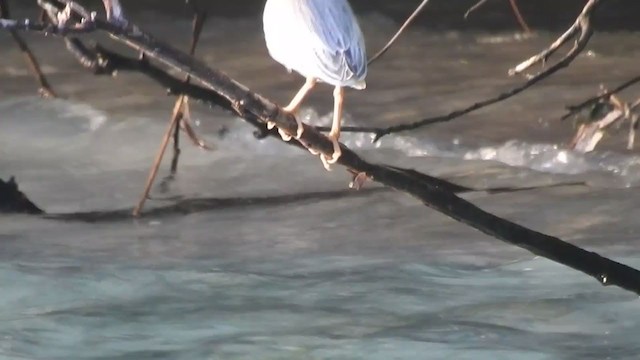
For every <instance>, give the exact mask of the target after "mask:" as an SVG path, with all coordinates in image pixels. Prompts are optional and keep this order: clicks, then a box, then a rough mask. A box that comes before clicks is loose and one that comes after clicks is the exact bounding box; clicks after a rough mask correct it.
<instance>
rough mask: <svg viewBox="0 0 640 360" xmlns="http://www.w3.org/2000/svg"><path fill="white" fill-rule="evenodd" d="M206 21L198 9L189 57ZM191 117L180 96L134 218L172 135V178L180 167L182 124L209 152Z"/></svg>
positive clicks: (186, 78)
mask: <svg viewBox="0 0 640 360" xmlns="http://www.w3.org/2000/svg"><path fill="white" fill-rule="evenodd" d="M205 20H206V13H204V12H201V11H198V10H197V9H196V13H195V15H194V19H193V29H192V35H191V45H190V47H189V55H194V54H195V51H196V46H197V45H198V41H199V40H200V35H201V34H202V27H203V25H204V21H205ZM190 80H191V77H190V76H189V75H186V76H185V79H184V83H185V84H188V83H189V81H190ZM188 119H190V115H189V103H188V97H187V96H186V95H180V96H178V99H177V100H176V102H175V105H174V109H173V112H172V114H171V120H170V121H169V126H168V127H167V130H166V132H165V134H164V136H163V138H162V142H161V144H160V148H159V149H158V153H157V154H156V157H155V160H154V162H153V165H152V166H151V170H149V176H148V177H147V181H146V182H145V186H144V190H143V192H142V195H141V196H140V199H139V200H138V204H137V205H136V206H135V207H134V208H133V216H136V217H137V216H140V212H141V211H142V208H143V207H144V203H145V202H146V200H147V199H148V197H149V192H151V187H152V186H153V183H154V181H155V178H156V176H157V175H158V169H159V168H160V163H161V162H162V158H163V157H164V153H165V151H166V150H167V145H168V143H169V139H170V138H171V134H172V133H173V142H174V153H173V159H172V161H171V175H170V177H171V176H173V175H175V171H176V168H177V166H178V157H179V155H180V148H179V133H180V124H181V123H183V124H184V127H185V129H186V131H187V133H188V134H189V137H190V138H191V139H192V140H193V141H194V143H196V144H200V146H201V148H203V149H207V150H209V149H210V148H209V147H208V146H206V144H204V143H201V142H199V140H198V139H197V137H196V135H195V132H194V131H193V129H192V128H191V126H190V124H189V122H188V121H189V120H188Z"/></svg>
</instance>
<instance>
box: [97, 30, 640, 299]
mask: <svg viewBox="0 0 640 360" xmlns="http://www.w3.org/2000/svg"><path fill="white" fill-rule="evenodd" d="M118 24H120V25H121V24H122V23H121V22H119V23H118ZM96 25H97V27H98V28H99V29H101V30H104V31H106V32H108V33H109V34H110V35H111V36H112V37H114V38H115V39H117V40H118V41H120V42H122V43H124V44H126V45H128V46H130V47H131V48H133V49H136V50H138V51H141V52H144V53H146V54H147V56H149V58H152V59H155V60H157V61H159V62H161V63H163V64H165V65H168V66H170V67H172V68H174V69H176V70H179V71H181V72H183V73H185V74H189V75H190V76H191V77H192V78H193V79H194V80H197V81H199V82H201V83H202V84H204V86H205V87H206V88H208V89H211V90H213V91H214V92H216V93H217V94H218V96H217V97H216V100H215V102H216V103H218V102H220V105H221V106H223V107H225V108H226V109H229V110H234V111H235V112H236V113H237V114H238V115H240V117H242V118H243V119H245V120H247V121H250V122H252V123H255V122H259V123H260V125H261V126H265V125H266V123H267V122H268V121H272V122H274V123H275V124H276V125H277V127H278V128H280V129H282V130H284V131H286V132H287V133H289V134H295V133H296V131H297V123H296V121H295V119H294V118H293V117H292V116H291V115H287V114H285V113H284V112H283V111H282V110H281V109H280V108H279V107H278V106H277V105H276V104H274V103H273V102H271V101H269V100H268V99H266V98H265V97H263V96H261V95H259V94H256V93H254V92H252V91H250V90H249V89H248V88H247V87H245V86H244V85H242V84H240V83H238V82H237V81H235V80H233V79H231V78H230V77H229V76H227V75H226V74H224V73H223V72H221V71H218V70H214V69H211V68H209V67H207V65H205V64H204V63H203V62H201V61H199V60H197V59H195V58H193V57H191V56H188V55H187V54H185V53H183V52H180V51H179V50H177V49H175V48H174V47H172V46H170V45H168V44H165V43H163V42H161V41H159V40H157V39H155V38H153V37H152V36H151V35H149V34H146V33H144V32H142V31H140V30H139V29H138V28H135V27H133V26H127V27H122V26H120V25H114V24H111V23H106V22H102V21H96ZM300 141H301V142H302V143H303V144H304V145H305V147H307V148H311V149H314V150H316V151H318V152H322V153H325V154H327V155H332V153H333V146H332V142H331V140H329V138H327V137H326V136H325V135H323V134H322V133H320V132H318V131H317V130H316V129H315V128H314V127H311V126H308V125H306V124H305V125H304V133H303V134H302V137H301V139H300ZM290 144H291V145H295V142H294V141H292V142H290ZM341 148H342V156H341V157H340V158H339V159H338V163H339V164H341V165H343V166H345V167H347V168H348V169H349V170H350V171H352V172H354V173H357V174H362V173H364V174H366V175H367V176H369V177H370V178H371V179H373V180H375V181H377V182H379V183H381V184H383V185H386V186H388V187H391V188H394V189H396V190H399V191H402V192H405V193H407V194H410V195H412V196H414V197H416V198H417V199H419V200H420V201H422V202H423V203H424V204H425V205H427V206H429V207H431V208H433V209H435V210H437V211H439V212H441V213H443V214H445V215H447V216H449V217H451V218H453V219H455V220H457V221H460V222H462V223H464V224H467V225H469V226H471V227H473V228H475V229H477V230H479V231H481V232H483V233H485V234H487V235H490V236H493V237H495V238H497V239H500V240H503V241H505V242H507V243H510V244H513V245H516V246H518V247H521V248H523V249H526V250H528V251H530V252H532V253H534V254H537V255H540V256H543V257H546V258H548V259H551V260H553V261H556V262H558V263H561V264H564V265H566V266H569V267H571V268H573V269H576V270H579V271H582V272H584V273H585V274H588V275H590V276H592V277H594V278H595V279H597V280H598V281H599V282H600V283H602V284H603V285H616V286H619V287H622V288H624V289H627V290H629V291H633V292H635V293H637V294H640V271H638V270H636V269H633V268H631V267H629V266H627V265H624V264H620V263H618V262H615V261H612V260H610V259H607V258H604V257H602V256H600V255H598V254H596V253H593V252H589V251H586V250H583V249H581V248H579V247H577V246H575V245H572V244H569V243H567V242H564V241H562V240H560V239H559V238H556V237H553V236H549V235H545V234H542V233H539V232H537V231H534V230H531V229H528V228H526V227H523V226H521V225H518V224H516V223H513V222H511V221H508V220H506V219H503V218H500V217H498V216H496V215H493V214H490V213H488V212H486V211H484V210H482V209H480V208H479V207H477V206H475V205H473V204H472V203H470V202H468V201H466V200H464V199H462V198H460V197H458V196H457V195H456V194H455V193H454V192H453V191H450V189H448V188H446V187H443V186H442V185H441V183H442V182H441V181H440V180H438V181H435V180H434V178H432V177H430V176H428V175H425V174H422V173H419V172H417V171H414V170H408V169H399V168H394V167H390V166H386V165H380V164H373V163H369V162H367V161H365V160H364V159H362V158H360V157H359V156H358V155H357V154H356V153H354V152H353V151H351V150H350V149H349V148H347V147H345V146H344V145H341ZM307 153H308V152H307Z"/></svg>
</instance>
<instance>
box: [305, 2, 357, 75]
mask: <svg viewBox="0 0 640 360" xmlns="http://www.w3.org/2000/svg"><path fill="white" fill-rule="evenodd" d="M305 3H307V5H308V6H307V7H306V9H304V10H305V11H304V14H303V17H304V18H305V20H306V21H305V23H306V24H307V26H308V27H309V31H310V34H311V36H310V40H312V41H313V42H314V44H313V45H314V48H315V52H316V56H317V58H318V65H319V69H318V70H320V71H321V72H322V73H323V74H324V75H325V76H328V77H329V78H332V79H337V80H340V81H347V80H350V79H352V78H354V77H355V79H358V80H362V79H364V77H365V75H366V73H367V55H366V51H365V44H364V39H363V36H362V32H361V30H360V26H359V25H358V22H357V20H356V18H355V16H354V15H353V11H352V10H351V7H350V6H349V4H348V3H347V1H346V0H306V1H305Z"/></svg>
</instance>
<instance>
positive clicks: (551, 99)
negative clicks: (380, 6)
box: [0, 13, 640, 360]
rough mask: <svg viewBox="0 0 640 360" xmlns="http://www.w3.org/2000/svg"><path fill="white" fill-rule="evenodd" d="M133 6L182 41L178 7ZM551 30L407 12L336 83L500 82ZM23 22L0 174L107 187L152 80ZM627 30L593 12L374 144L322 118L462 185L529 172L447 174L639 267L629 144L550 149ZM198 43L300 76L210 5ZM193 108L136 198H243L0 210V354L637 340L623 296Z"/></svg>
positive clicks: (306, 350) (244, 65) (142, 138)
mask: <svg viewBox="0 0 640 360" xmlns="http://www.w3.org/2000/svg"><path fill="white" fill-rule="evenodd" d="M135 20H136V21H138V22H139V23H141V24H143V26H144V27H145V28H146V29H148V30H149V31H151V32H153V33H155V34H157V35H158V36H159V37H161V38H163V39H166V40H170V41H172V42H173V43H175V44H178V45H179V46H181V47H186V46H187V42H188V41H187V39H188V36H187V34H188V31H189V22H188V21H186V20H184V19H182V20H168V19H164V18H162V17H158V16H157V15H155V14H153V15H152V14H144V13H139V14H136V19H135ZM361 20H362V27H363V30H364V31H365V34H366V36H367V44H368V47H369V49H377V48H378V47H379V46H381V45H382V44H383V43H384V41H385V40H386V38H387V37H388V36H389V34H390V33H392V32H393V31H394V30H395V26H396V25H395V24H394V23H393V22H391V21H390V20H388V19H387V18H385V17H384V16H382V15H375V14H371V15H368V16H367V17H363V18H362V19H361ZM553 37H554V34H551V33H545V32H540V33H536V34H534V35H532V36H529V37H522V36H521V35H517V34H514V33H499V34H478V33H476V34H469V33H463V32H448V33H434V32H428V31H425V30H423V29H420V28H416V29H414V30H412V31H410V32H409V33H407V34H406V36H405V37H404V38H402V40H401V42H400V43H399V44H398V46H397V47H396V48H394V49H393V50H392V51H391V52H390V53H389V54H388V55H387V56H386V57H385V58H383V60H381V61H380V62H379V63H377V64H375V65H373V66H372V67H371V69H370V74H369V78H368V88H367V90H366V91H363V92H356V91H349V92H348V93H347V100H346V113H347V115H346V117H347V123H350V124H358V125H371V124H376V125H384V124H391V123H402V122H407V121H412V120H416V119H418V118H421V117H424V116H430V115H440V114H442V113H445V112H448V111H450V110H453V109H455V108H457V107H459V106H463V105H466V104H469V103H471V102H474V101H477V100H480V99H482V98H484V97H486V96H489V95H493V94H495V93H498V92H500V91H503V90H505V89H507V88H508V87H509V86H510V85H513V84H515V83H517V82H518V81H519V79H512V78H508V77H507V76H506V70H507V69H508V68H509V67H510V66H512V65H514V64H516V63H518V61H519V60H522V59H523V58H525V57H526V56H527V55H529V54H533V53H534V52H535V51H536V50H538V49H540V48H542V47H543V46H544V45H545V44H547V43H548V42H549V41H551V40H552V39H553ZM28 38H29V40H30V41H31V43H32V45H33V47H34V49H35V51H36V53H37V54H38V55H40V56H46V60H44V61H43V63H44V64H43V66H44V69H45V71H46V72H47V73H48V74H50V80H51V82H52V83H53V84H54V85H55V88H56V90H57V91H58V92H59V93H61V94H62V95H63V97H64V98H63V99H59V100H42V99H39V98H38V97H37V96H35V95H34V88H33V84H32V80H31V78H30V77H29V74H28V72H27V70H26V68H25V67H24V65H23V63H22V60H21V56H20V54H19V53H18V52H17V51H16V50H15V49H14V48H13V47H12V46H13V45H12V44H11V42H10V39H9V37H8V36H6V34H0V49H2V51H3V53H2V56H1V57H0V119H1V121H0V177H2V178H5V179H6V178H8V177H9V176H10V175H15V176H17V179H18V182H19V183H20V186H21V188H22V190H23V191H25V192H26V193H27V194H28V195H29V196H30V197H31V198H32V199H33V200H34V201H35V202H36V203H37V204H38V205H40V206H42V207H43V208H44V209H46V210H47V211H48V212H50V213H52V214H64V213H70V212H87V211H98V210H118V209H128V208H131V206H132V205H133V203H134V202H135V199H136V198H137V196H138V194H139V193H140V191H141V189H142V186H143V182H144V179H145V177H146V172H147V170H148V167H149V165H150V162H151V160H152V158H153V155H154V152H155V151H156V149H157V147H158V144H159V142H160V137H161V134H162V132H163V130H164V128H165V127H166V121H167V120H168V117H169V113H170V111H171V108H172V106H173V104H172V101H171V99H169V98H167V97H165V96H164V92H163V90H162V89H160V88H158V87H157V86H155V84H153V83H152V82H150V81H148V80H147V79H145V78H144V77H143V76H141V75H135V74H119V76H118V77H116V78H115V79H114V78H96V77H93V76H91V75H90V74H88V73H86V72H85V71H83V70H81V69H79V68H78V66H77V65H75V63H74V62H73V60H72V59H71V58H70V57H69V56H68V55H66V54H65V53H64V52H63V47H62V43H61V42H60V41H59V40H53V41H49V40H50V39H45V40H43V39H42V38H40V37H36V36H33V37H32V36H29V37H28ZM101 40H104V41H106V39H102V38H101ZM370 52H373V50H370ZM638 53H640V35H639V34H636V33H602V34H597V35H596V36H595V37H594V39H593V42H592V44H591V45H590V47H589V49H588V51H587V52H585V53H584V54H583V55H581V56H580V57H579V58H578V59H577V61H576V63H575V64H574V65H573V66H572V67H571V68H569V69H568V70H566V71H564V72H563V73H561V74H559V75H558V76H556V77H553V78H551V79H549V80H547V81H545V82H544V83H543V84H541V85H539V86H537V87H535V88H533V89H531V91H529V92H527V93H525V94H523V95H522V96H519V97H517V98H515V99H512V100H510V101H508V102H505V103H502V104H499V105H496V106H494V107H491V108H488V109H485V110H482V111H479V112H477V113H474V114H471V115H469V116H467V117H465V118H463V119H460V120H458V121H455V122H451V123H448V124H441V125H437V126H433V127H431V128H428V129H424V130H420V131H417V132H412V133H402V134H398V135H395V136H389V137H386V138H384V139H383V140H382V141H381V142H380V143H379V144H376V145H373V144H371V143H370V136H369V135H354V134H344V135H343V139H344V141H345V143H346V144H347V145H348V146H350V147H352V148H354V149H356V150H357V151H358V153H360V154H362V156H363V157H365V158H367V159H370V160H373V161H381V162H387V163H393V164H396V165H400V166H406V167H413V168H416V169H419V170H421V171H425V172H427V173H429V174H432V175H436V176H441V177H444V178H446V179H449V180H451V181H454V182H456V183H460V184H463V185H467V186H473V187H476V188H480V189H488V188H492V187H503V186H508V187H535V188H534V189H532V190H526V191H519V192H512V193H501V194H493V193H489V192H484V191H477V192H472V193H469V194H465V195H464V197H465V198H467V199H468V200H470V201H472V202H473V203H475V204H477V205H479V206H481V207H482V208H484V209H486V210H488V211H491V212H493V213H496V214H498V215H501V216H504V217H506V218H508V219H510V220H513V221H516V222H518V223H520V224H523V225H525V226H528V227H531V228H533V229H536V230H538V231H541V232H545V233H548V234H551V235H554V236H559V237H561V238H562V239H564V240H566V241H569V242H572V243H575V244H578V245H580V246H583V247H585V248H587V249H589V250H592V251H596V252H598V253H601V254H603V255H605V256H608V257H611V258H613V259H615V260H617V261H621V262H624V263H627V264H629V265H632V266H635V267H640V250H638V244H639V243H640V242H639V241H638V239H639V238H638V231H639V230H640V225H638V218H639V216H640V212H639V211H638V207H637V204H638V202H639V201H640V195H638V192H637V191H636V187H637V185H638V183H639V182H640V172H639V170H640V156H639V155H638V154H637V153H636V152H634V151H626V150H624V143H625V141H626V137H625V136H624V135H617V136H611V137H610V138H607V139H605V141H604V143H603V144H602V146H601V147H599V148H598V151H595V152H593V153H590V154H586V155H585V154H578V153H574V152H571V151H568V150H565V149H564V144H565V143H566V142H567V141H568V139H569V138H570V137H571V134H572V132H573V129H572V128H571V126H570V125H569V124H566V123H561V122H559V121H558V118H559V116H561V115H562V114H563V109H564V106H565V105H567V104H572V103H577V102H579V101H580V100H582V99H583V98H585V97H587V96H589V95H591V94H594V93H595V92H597V90H598V86H599V85H600V83H601V82H603V83H605V84H607V85H610V86H611V85H613V84H615V83H617V82H620V81H622V80H624V79H626V78H628V77H631V76H634V75H636V73H635V71H637V56H638ZM198 54H199V56H200V57H201V58H202V59H204V60H206V61H207V62H208V63H209V64H211V65H212V66H215V67H217V68H220V69H223V70H224V71H226V72H228V73H229V74H230V75H231V76H233V77H234V78H237V79H238V80H239V81H241V82H242V83H244V84H246V85H247V86H250V87H251V88H253V89H255V90H256V91H258V92H260V93H262V94H264V95H266V96H268V97H270V98H273V99H275V100H276V101H279V102H286V101H287V100H288V98H289V97H290V96H291V95H292V94H293V92H294V91H295V89H296V87H298V86H299V85H301V79H300V78H299V77H298V76H296V75H295V74H287V73H286V71H285V70H284V69H282V67H280V66H279V65H278V64H275V63H274V62H273V61H272V60H271V59H270V58H269V57H268V55H267V53H266V49H265V48H264V44H263V39H262V33H261V24H260V21H259V19H235V20H225V19H220V18H216V17H215V16H214V17H213V18H212V19H211V20H210V22H209V24H208V26H207V28H206V30H205V34H204V35H203V43H202V46H201V47H200V49H199V52H198ZM628 96H631V95H628ZM331 101H332V98H331V92H330V89H328V88H321V89H320V90H319V91H317V92H316V93H314V94H313V95H312V96H311V97H310V99H309V101H308V102H307V103H306V104H307V106H306V107H305V108H304V110H303V116H304V117H305V119H306V120H307V121H309V122H312V123H317V124H320V123H321V124H328V123H329V119H330V115H331V114H330V109H331ZM194 118H195V120H196V123H197V125H198V126H197V129H198V131H199V132H200V133H201V134H202V135H203V136H204V137H205V138H206V139H207V140H208V142H209V143H210V144H212V145H213V146H214V147H215V151H213V152H203V151H199V150H197V149H194V148H193V147H192V146H190V145H189V144H188V143H186V141H185V143H184V144H183V155H182V157H181V163H180V169H179V174H178V176H177V178H176V179H175V180H174V181H173V182H171V183H169V185H168V186H164V187H161V186H156V187H155V188H154V190H153V196H154V200H151V201H150V202H149V204H148V206H149V208H158V207H163V206H167V205H169V204H171V203H172V202H175V201H177V200H181V199H192V200H193V199H200V198H208V199H210V198H219V199H229V198H234V199H247V198H252V199H254V201H253V202H247V201H244V202H240V204H239V205H238V204H237V203H236V205H234V206H230V205H228V203H221V205H220V206H217V207H215V208H213V209H209V210H207V211H194V212H193V213H190V214H188V215H183V214H172V215H163V216H160V215H159V216H151V217H143V218H141V219H139V220H130V219H127V218H118V219H114V220H112V221H98V222H82V221H72V220H68V221H63V220H56V219H42V218H34V217H26V216H3V217H2V218H0V284H1V288H2V292H1V293H0V358H6V359H75V358H82V359H84V358H87V359H151V358H153V359H156V358H166V359H236V358H237V359H385V360H386V359H424V358H433V359H441V358H443V359H444V358H447V359H448V358H454V359H485V358H486V359H607V358H608V359H636V358H637V356H638V355H637V354H638V353H639V352H640V345H638V344H639V343H638V337H637V334H638V332H640V303H638V299H637V296H634V295H632V294H630V293H627V292H624V291H622V290H620V289H617V288H604V287H601V286H599V284H598V283H597V282H595V281H593V280H592V279H591V278H588V277H587V276H585V275H583V274H581V273H577V272H575V271H573V270H570V269H567V268H565V267H562V266H560V265H557V264H555V263H552V262H551V261H548V260H546V259H543V258H539V257H534V256H532V255H531V254H530V253H528V252H526V251H524V250H521V249H518V248H514V247H512V246H510V245H507V244H503V243H502V242H500V241H498V240H495V239H493V238H489V237H487V236H485V235H483V234H481V233H478V232H476V231H474V230H472V229H469V228H468V227H466V226H464V225H461V224H459V223H456V222H454V221H452V220H450V219H448V218H445V217H444V216H442V215H440V214H438V213H436V212H434V211H432V210H430V209H428V208H425V207H424V206H422V205H421V204H420V203H419V202H417V201H416V200H415V199H413V198H410V197H408V196H405V195H403V194H400V193H396V192H393V191H389V190H386V189H379V188H377V187H376V185H374V184H369V185H368V187H369V190H367V191H362V192H359V193H356V192H352V191H350V190H348V189H347V184H348V182H349V181H350V178H349V176H348V174H347V173H345V172H343V171H341V170H340V169H339V168H336V169H335V170H334V171H333V172H331V173H327V172H325V171H324V169H323V168H322V166H321V164H320V161H319V160H318V159H317V158H314V157H311V156H309V154H308V153H306V152H302V151H299V150H296V149H293V148H289V147H288V146H285V145H283V144H281V143H279V142H277V141H275V140H264V141H257V140H255V139H254V137H253V135H252V131H253V129H252V128H251V127H250V126H248V125H245V124H244V123H242V122H241V121H240V120H238V119H235V118H231V117H229V116H228V115H226V114H225V113H222V112H220V111H215V110H214V111H210V110H208V109H206V108H202V107H199V106H198V105H196V106H195V107H194ZM221 130H222V131H221ZM166 174H167V165H165V166H164V167H163V168H162V173H161V176H165V175H166ZM577 183H582V184H583V185H576V184H577ZM289 195H295V196H289ZM283 199H284V200H283ZM224 204H227V205H224Z"/></svg>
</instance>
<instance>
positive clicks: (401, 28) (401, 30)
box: [367, 0, 429, 65]
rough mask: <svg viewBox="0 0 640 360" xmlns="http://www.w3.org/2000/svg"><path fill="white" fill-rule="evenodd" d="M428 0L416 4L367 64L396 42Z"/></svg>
mask: <svg viewBox="0 0 640 360" xmlns="http://www.w3.org/2000/svg"><path fill="white" fill-rule="evenodd" d="M428 2H429V0H422V3H420V5H418V7H417V8H416V9H415V10H414V11H413V13H411V15H409V17H408V18H407V20H405V22H404V23H403V24H402V26H400V29H398V31H397V32H396V33H395V34H394V35H393V36H392V37H391V39H390V40H389V41H388V42H387V44H386V45H385V46H384V47H382V49H380V51H378V52H377V53H376V54H375V55H373V56H372V57H371V59H369V61H368V62H367V65H371V64H372V63H373V62H374V61H376V60H378V59H379V58H380V57H381V56H382V55H384V54H385V53H386V52H387V50H389V49H390V48H391V46H392V45H393V44H394V43H395V42H396V40H398V38H399V37H400V35H401V34H402V33H403V32H404V30H405V29H406V28H407V27H409V25H411V23H412V22H413V20H415V18H417V17H418V15H419V14H420V12H421V11H422V9H424V7H425V6H427V3H428Z"/></svg>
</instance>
